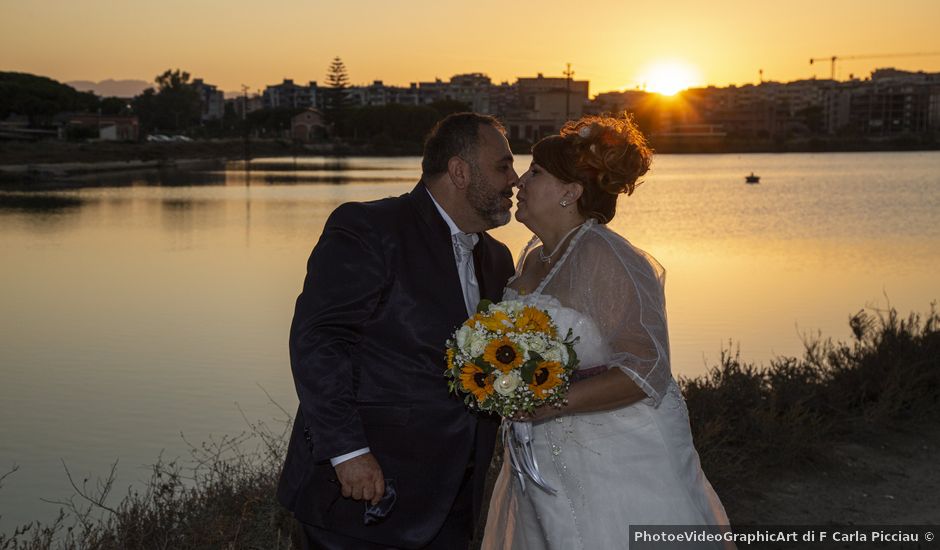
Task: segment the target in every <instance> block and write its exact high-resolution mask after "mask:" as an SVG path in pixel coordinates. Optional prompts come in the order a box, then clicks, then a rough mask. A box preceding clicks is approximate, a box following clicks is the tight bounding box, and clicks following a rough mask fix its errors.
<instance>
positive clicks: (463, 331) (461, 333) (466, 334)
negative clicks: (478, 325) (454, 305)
mask: <svg viewBox="0 0 940 550" xmlns="http://www.w3.org/2000/svg"><path fill="white" fill-rule="evenodd" d="M471 332H473V331H471V330H470V327H468V326H467V325H463V326H462V327H460V328H459V329H457V347H458V348H460V349H461V350H466V349H467V348H466V346H467V340H468V339H469V338H470V333H471Z"/></svg>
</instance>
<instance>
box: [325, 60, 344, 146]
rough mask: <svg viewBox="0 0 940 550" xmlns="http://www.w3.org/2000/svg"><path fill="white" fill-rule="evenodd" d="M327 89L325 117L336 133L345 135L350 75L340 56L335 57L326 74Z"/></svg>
mask: <svg viewBox="0 0 940 550" xmlns="http://www.w3.org/2000/svg"><path fill="white" fill-rule="evenodd" d="M326 84H327V88H326V89H325V90H324V96H325V97H324V100H325V101H324V105H323V107H324V115H326V119H327V121H328V122H330V123H331V124H332V125H333V127H334V133H336V134H342V133H343V123H344V121H345V119H346V115H347V111H348V109H349V96H347V95H346V88H348V87H349V73H348V72H347V71H346V65H345V64H344V63H343V60H342V59H340V58H339V56H337V57H334V58H333V61H332V62H331V63H330V68H329V69H328V70H327V73H326Z"/></svg>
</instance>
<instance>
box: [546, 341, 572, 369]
mask: <svg viewBox="0 0 940 550" xmlns="http://www.w3.org/2000/svg"><path fill="white" fill-rule="evenodd" d="M542 357H544V358H545V360H546V361H556V362H558V363H561V364H562V365H566V364H568V348H566V347H565V346H564V345H563V344H555V345H554V346H552V347H551V348H550V349H548V350H546V351H545V354H544V355H542Z"/></svg>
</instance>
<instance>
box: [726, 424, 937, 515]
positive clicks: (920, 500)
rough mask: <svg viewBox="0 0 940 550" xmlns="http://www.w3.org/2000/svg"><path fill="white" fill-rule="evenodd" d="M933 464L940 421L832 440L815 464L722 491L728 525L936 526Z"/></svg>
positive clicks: (935, 466) (935, 459)
mask: <svg viewBox="0 0 940 550" xmlns="http://www.w3.org/2000/svg"><path fill="white" fill-rule="evenodd" d="M860 435H861V434H860ZM938 463H940V426H937V425H927V424H925V425H921V426H919V427H914V426H911V427H905V428H900V429H898V430H894V431H881V432H880V433H871V434H865V435H864V437H860V438H858V440H856V441H853V442H844V441H843V442H835V443H833V444H832V446H831V455H830V457H829V458H828V459H827V460H826V463H825V464H823V465H820V466H819V467H817V468H812V469H807V470H806V471H803V472H793V471H791V472H787V471H782V472H781V473H779V474H774V475H768V476H767V477H766V478H765V479H762V480H754V481H752V482H750V483H749V484H748V486H746V487H741V488H740V489H738V490H733V489H732V490H729V491H726V492H725V493H724V494H722V495H721V496H722V498H723V500H724V504H725V507H726V509H727V512H728V516H729V518H730V519H731V523H732V525H734V524H758V525H761V524H763V525H788V524H793V525H810V524H817V525H818V524H826V523H834V524H854V525H877V524H889V525H890V524H895V525H912V524H934V525H937V524H940V467H938ZM726 485H727V486H728V487H730V486H731V482H730V480H728V481H727V482H726Z"/></svg>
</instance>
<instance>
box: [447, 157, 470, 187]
mask: <svg viewBox="0 0 940 550" xmlns="http://www.w3.org/2000/svg"><path fill="white" fill-rule="evenodd" d="M447 175H449V176H450V181H452V182H453V183H454V186H455V187H457V189H465V188H466V187H467V185H469V184H470V164H469V163H467V161H465V160H464V159H462V158H460V157H458V156H453V157H450V160H449V161H447Z"/></svg>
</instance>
